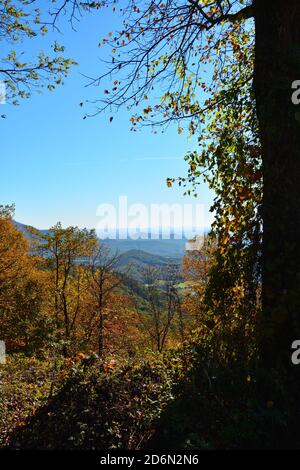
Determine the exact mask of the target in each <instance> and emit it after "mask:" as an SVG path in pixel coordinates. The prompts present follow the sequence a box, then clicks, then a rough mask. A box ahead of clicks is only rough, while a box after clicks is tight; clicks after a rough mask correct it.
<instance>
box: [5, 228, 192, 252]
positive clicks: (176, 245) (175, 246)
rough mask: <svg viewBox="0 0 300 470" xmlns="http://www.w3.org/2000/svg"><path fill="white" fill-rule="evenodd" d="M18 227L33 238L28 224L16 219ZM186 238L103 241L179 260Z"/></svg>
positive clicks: (120, 249)
mask: <svg viewBox="0 0 300 470" xmlns="http://www.w3.org/2000/svg"><path fill="white" fill-rule="evenodd" d="M14 223H15V225H16V227H17V228H18V229H19V230H21V231H22V232H23V233H24V235H25V236H26V237H27V238H31V234H30V232H29V230H28V226H27V225H24V224H21V223H20V222H17V221H14ZM48 231H49V230H40V232H41V233H47V232H48ZM187 241H188V240H187V239H186V238H181V239H176V238H170V239H162V238H159V239H151V238H138V239H136V240H134V239H132V238H127V239H115V240H114V239H106V240H102V242H103V243H104V244H105V245H107V246H109V247H110V248H111V249H112V250H113V251H118V252H119V253H120V254H122V253H127V252H129V251H135V252H141V251H143V252H146V253H148V254H150V255H154V256H158V257H165V258H168V259H171V260H174V259H176V260H177V261H178V260H180V259H181V258H182V256H183V255H184V253H185V248H186V243H187Z"/></svg>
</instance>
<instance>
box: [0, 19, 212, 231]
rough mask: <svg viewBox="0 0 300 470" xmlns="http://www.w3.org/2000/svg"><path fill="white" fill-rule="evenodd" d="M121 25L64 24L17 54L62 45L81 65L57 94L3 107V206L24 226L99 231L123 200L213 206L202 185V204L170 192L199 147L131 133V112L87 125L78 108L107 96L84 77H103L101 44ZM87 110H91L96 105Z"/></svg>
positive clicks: (170, 137) (180, 139)
mask: <svg viewBox="0 0 300 470" xmlns="http://www.w3.org/2000/svg"><path fill="white" fill-rule="evenodd" d="M116 24H118V19H117V17H116V15H115V14H113V13H112V12H108V11H106V12H103V11H102V12H99V13H98V14H92V15H87V16H85V17H84V18H82V20H81V22H80V24H78V26H77V32H74V31H72V29H71V28H70V26H68V25H66V24H64V25H63V29H64V34H58V33H55V34H51V35H48V36H47V37H45V38H44V39H42V40H41V39H39V41H38V42H37V41H35V40H30V41H28V42H26V43H24V44H23V45H21V46H20V48H19V49H20V50H26V52H27V54H29V55H30V53H33V54H34V53H35V52H37V51H38V50H39V49H40V48H44V47H47V45H48V44H49V42H51V40H52V39H54V38H56V39H57V40H58V41H59V42H60V43H62V44H64V45H65V46H66V53H67V55H68V56H70V57H72V58H73V59H75V60H76V61H77V62H78V63H79V66H77V67H75V68H74V69H73V70H72V73H71V74H70V76H69V77H68V78H67V79H66V80H65V85H64V86H63V87H60V88H58V89H56V90H55V91H54V92H52V93H51V92H48V91H45V92H44V93H43V94H34V96H33V97H32V98H30V100H27V101H23V102H22V103H21V105H20V106H19V107H12V106H9V105H3V106H1V109H0V111H1V114H3V113H5V114H6V115H7V119H4V120H1V121H0V130H1V150H0V158H1V169H2V171H1V174H0V201H1V203H2V204H6V203H15V205H16V216H15V218H16V220H18V221H20V222H23V223H26V224H31V225H34V226H36V227H38V228H46V227H49V226H51V225H53V224H54V223H56V222H57V221H61V222H62V223H63V225H64V226H66V225H78V226H80V227H84V226H86V227H95V226H96V225H97V216H96V209H97V207H98V206H99V204H102V203H111V204H116V203H117V201H118V198H119V196H124V195H125V196H127V198H128V202H129V204H133V203H143V204H146V205H149V204H151V203H152V204H157V203H167V204H172V203H183V204H184V203H193V204H196V203H203V204H206V205H207V206H208V205H209V204H210V203H211V201H212V194H211V192H210V191H209V190H208V188H207V187H205V186H204V185H202V186H201V187H200V188H199V199H198V200H195V199H194V198H193V197H190V198H188V197H183V196H182V189H180V188H177V187H175V186H174V187H173V188H172V189H168V188H167V187H166V184H165V179H166V178H167V177H173V176H180V175H181V176H184V175H185V173H186V163H185V161H184V159H183V157H184V155H185V153H186V151H187V150H192V149H194V148H195V142H191V141H190V142H189V141H188V140H187V137H186V136H184V135H183V134H181V135H178V134H177V131H176V129H175V128H171V127H169V128H168V129H167V130H166V132H165V133H163V134H159V133H158V134H153V133H152V132H151V130H150V129H146V128H145V129H142V130H141V131H140V132H136V133H132V132H130V122H129V118H130V112H128V111H127V110H125V109H124V110H122V111H120V112H119V113H118V114H116V115H114V120H113V122H112V123H109V116H110V114H106V115H105V114H101V115H99V116H97V117H94V118H89V119H86V120H83V114H84V111H83V110H82V109H81V107H80V106H79V103H80V102H81V101H85V100H86V99H94V98H97V97H99V96H102V87H101V88H95V87H93V88H91V87H89V88H86V87H85V85H86V84H87V81H86V79H85V78H84V77H83V76H82V75H81V74H86V75H89V76H98V75H100V74H101V71H103V70H104V65H103V64H102V63H101V61H100V57H101V56H102V55H103V50H102V49H99V48H98V47H97V44H98V43H99V41H100V40H101V38H102V37H103V36H105V35H106V33H107V32H108V31H111V30H112V31H113V30H114V28H115V25H116ZM157 91H158V92H159V90H157ZM2 108H3V109H2ZM88 109H89V111H93V108H92V106H90V107H89V108H88Z"/></svg>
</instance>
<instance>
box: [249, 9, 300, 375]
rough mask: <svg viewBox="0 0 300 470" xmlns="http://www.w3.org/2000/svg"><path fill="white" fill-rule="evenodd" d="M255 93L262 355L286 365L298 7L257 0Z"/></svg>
mask: <svg viewBox="0 0 300 470" xmlns="http://www.w3.org/2000/svg"><path fill="white" fill-rule="evenodd" d="M253 3H254V16H255V27H256V51H255V53H256V58H255V74H254V89H255V97H256V104H257V112H258V119H259V125H260V133H261V143H262V157H263V177H264V196H263V220H264V239H263V256H262V282H263V310H262V311H263V314H262V324H261V331H262V332H263V338H262V356H263V361H264V364H265V365H267V366H271V367H272V366H273V367H279V366H281V365H284V366H287V365H291V360H290V357H291V352H292V351H291V344H292V342H293V340H295V339H300V105H298V106H296V105H295V104H293V102H292V93H293V92H294V90H293V89H292V83H293V82H294V81H295V80H300V1H299V0H254V2H253Z"/></svg>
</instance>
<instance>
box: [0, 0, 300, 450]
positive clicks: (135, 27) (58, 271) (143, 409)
mask: <svg viewBox="0 0 300 470" xmlns="http://www.w3.org/2000/svg"><path fill="white" fill-rule="evenodd" d="M39 3H40V2H38V1H32V2H27V1H25V0H20V1H15V0H6V1H2V2H0V41H1V43H5V44H10V45H11V44H12V45H13V46H15V47H17V45H18V44H19V43H20V42H22V41H23V40H25V39H26V40H27V41H29V42H30V41H32V38H33V37H35V36H38V37H39V36H42V37H43V38H44V37H47V34H48V31H49V30H50V29H51V28H54V30H55V28H57V29H58V27H59V25H60V24H59V21H60V18H61V16H64V17H65V18H67V19H68V22H69V23H70V24H71V26H73V25H74V23H75V24H76V21H79V19H80V21H83V19H82V17H84V15H95V14H99V17H101V12H102V10H103V9H111V10H112V12H113V13H114V14H118V15H119V16H120V17H121V20H122V27H120V28H116V31H115V30H114V28H113V25H112V28H111V29H112V30H111V32H109V33H108V34H107V35H105V36H104V35H102V33H101V25H100V27H99V35H100V40H99V45H98V47H99V50H100V54H101V53H102V50H106V51H107V50H108V53H107V54H108V56H104V57H105V60H104V62H105V67H106V68H105V71H104V72H103V73H102V72H101V74H100V75H99V76H96V77H92V78H91V77H87V79H88V83H89V85H90V86H93V87H95V89H96V91H95V100H94V101H93V103H92V105H91V103H83V102H81V103H80V107H81V108H82V109H83V113H84V119H85V122H86V119H106V120H107V121H109V123H110V124H111V125H113V123H114V122H115V116H117V115H118V112H119V111H120V109H124V108H125V109H126V110H128V111H129V113H130V117H129V122H130V126H131V130H132V131H133V132H137V131H141V132H143V128H145V127H146V128H151V129H152V130H153V132H154V133H157V132H160V131H162V132H163V133H164V135H166V136H167V132H168V129H169V127H172V126H173V127H175V128H176V130H177V131H178V135H180V136H181V137H182V138H183V136H188V137H189V138H190V139H192V140H191V141H192V142H196V143H195V149H194V150H193V151H189V152H188V153H187V154H186V155H185V156H183V158H184V160H185V163H186V174H185V175H178V176H177V175H172V168H170V176H169V177H168V178H167V180H166V185H167V187H168V188H169V191H172V190H173V188H174V187H175V186H176V187H177V186H178V187H179V188H181V189H182V192H183V193H184V194H185V195H186V197H187V198H189V197H193V196H195V197H198V196H199V195H201V184H202V183H203V181H204V182H205V184H207V185H208V187H209V188H210V190H211V191H212V192H213V195H214V200H213V204H212V207H211V211H212V212H213V213H214V221H213V223H212V226H211V228H210V231H209V233H208V234H207V235H206V236H205V237H204V238H203V241H202V244H201V246H200V247H198V249H195V250H190V251H186V252H185V254H184V256H183V257H182V259H181V260H180V262H174V260H168V261H166V262H164V261H163V260H162V259H160V260H158V261H159V264H155V263H151V262H150V260H148V261H145V260H146V258H145V255H143V256H144V258H143V260H144V261H143V266H142V268H141V265H140V264H139V265H138V266H139V269H137V265H135V266H131V263H128V264H126V263H124V262H122V261H121V260H120V256H121V255H120V253H118V252H116V251H114V250H112V249H109V247H108V246H107V245H106V244H105V243H103V242H102V241H101V240H99V239H98V237H97V234H96V232H95V231H94V230H90V229H82V228H78V227H77V226H69V227H68V226H63V225H62V224H60V223H57V224H56V225H55V226H53V227H49V228H47V230H43V231H41V230H37V229H35V228H33V227H29V226H28V227H27V228H26V231H25V232H24V230H20V227H19V225H18V224H17V223H16V222H15V213H14V210H15V207H14V205H13V204H14V201H11V204H12V205H7V204H3V205H1V206H0V339H1V340H3V341H5V345H6V363H3V364H0V447H1V448H3V449H11V450H13V449H72V450H74V449H85V450H107V449H127V450H128V449H130V450H141V449H142V450H144V449H185V450H202V449H203V450H204V449H206V450H208V449H210V450H212V449H262V448H263V449H274V448H276V449H278V448H284V449H299V445H300V435H299V426H298V423H299V418H300V407H299V398H298V395H299V386H300V375H299V374H300V372H299V371H300V366H299V365H298V364H299V357H298V356H299V354H298V355H297V347H298V349H299V345H300V321H299V312H300V271H299V266H300V253H299V246H300V245H299V240H298V238H299V233H300V213H299V211H300V192H299V188H300V186H299V176H300V164H299V162H300V158H299V151H300V150H299V149H300V145H299V144H300V129H299V122H300V120H299V111H298V109H299V105H300V100H299V99H298V97H299V84H300V82H299V80H300V60H299V50H300V49H299V48H300V27H299V25H300V3H299V2H298V0H286V1H284V2H283V1H282V0H274V1H270V0H264V1H263V0H253V1H251V0H232V1H228V0H215V1H208V0H174V1H173V0H172V1H170V0H165V1H159V2H158V1H156V0H146V1H144V0H141V1H136V0H133V1H124V2H116V1H110V0H103V1H101V2H78V1H76V0H72V1H65V2H60V1H59V0H55V1H53V2H52V6H51V8H52V10H51V12H52V13H51V15H50V19H49V18H48V17H47V18H48V21H43V14H44V13H45V12H43V8H42V6H41V5H38V4H39ZM32 7H36V9H35V10H32ZM38 7H40V8H38ZM69 26H70V25H68V27H69ZM13 46H12V47H13ZM86 47H88V45H87V46H86ZM107 57H109V58H108V59H107ZM25 60H26V59H25V58H23V57H22V60H21V59H20V57H19V56H18V55H17V54H16V53H14V51H10V52H9V53H8V55H7V56H5V57H2V58H1V67H0V78H1V79H3V82H4V83H5V85H6V93H7V96H6V99H7V100H8V101H9V103H11V104H19V103H20V102H22V100H24V99H29V100H30V98H31V94H32V93H33V92H34V91H35V90H36V88H38V89H42V88H46V89H47V88H48V91H54V92H55V89H56V88H57V87H59V86H60V85H62V84H63V81H64V80H65V79H66V76H67V75H68V73H69V71H70V69H72V67H73V66H74V65H75V60H76V58H74V60H73V59H70V58H68V57H66V52H65V50H64V47H63V46H60V45H59V44H57V43H55V44H54V47H53V55H49V56H48V55H46V54H43V53H40V54H39V55H38V56H37V57H36V61H35V62H34V60H33V61H29V62H25ZM45 91H46V90H45ZM48 91H47V92H48ZM99 96H100V98H99ZM40 99H43V97H41V98H40ZM21 105H22V103H21ZM89 106H92V109H91V108H90V107H89ZM12 112H13V111H12ZM2 118H3V119H6V116H5V115H2ZM0 126H1V123H0ZM1 158H2V155H1ZM107 158H109V157H107ZM157 165H159V163H157ZM115 171H116V173H117V172H118V168H117V165H116V169H115ZM145 178H147V175H146V174H145ZM162 184H164V182H162ZM16 209H18V208H17V207H16ZM139 257H141V253H139ZM123 260H124V258H123ZM122 263H123V264H122ZM139 263H140V260H139ZM121 264H122V269H120V265H121ZM295 342H296V345H295ZM295 350H296V351H295ZM293 352H294V354H293ZM293 358H294V359H293Z"/></svg>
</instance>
